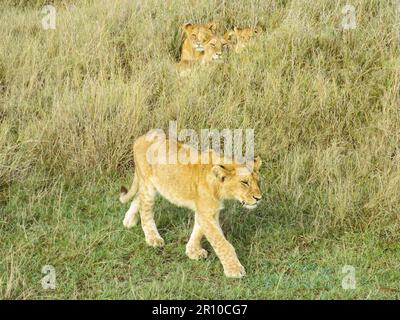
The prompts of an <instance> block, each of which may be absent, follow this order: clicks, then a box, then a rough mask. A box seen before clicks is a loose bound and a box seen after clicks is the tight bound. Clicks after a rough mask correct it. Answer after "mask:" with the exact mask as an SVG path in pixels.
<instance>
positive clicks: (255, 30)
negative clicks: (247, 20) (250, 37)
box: [254, 26, 262, 34]
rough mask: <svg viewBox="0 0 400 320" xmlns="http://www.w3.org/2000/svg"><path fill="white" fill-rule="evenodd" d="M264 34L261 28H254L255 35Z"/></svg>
mask: <svg viewBox="0 0 400 320" xmlns="http://www.w3.org/2000/svg"><path fill="white" fill-rule="evenodd" d="M261 32H262V28H261V27H260V26H257V27H255V28H254V33H255V34H260V33H261Z"/></svg>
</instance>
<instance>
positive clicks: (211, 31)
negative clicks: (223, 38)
mask: <svg viewBox="0 0 400 320" xmlns="http://www.w3.org/2000/svg"><path fill="white" fill-rule="evenodd" d="M216 28H217V26H216V24H215V23H214V22H211V23H207V24H191V23H186V24H184V25H183V26H182V29H183V31H184V32H185V34H186V38H185V40H184V42H183V45H182V52H181V61H199V60H201V58H202V57H203V55H204V46H205V44H206V43H207V42H208V41H210V39H211V38H212V37H213V36H214V35H215V31H216Z"/></svg>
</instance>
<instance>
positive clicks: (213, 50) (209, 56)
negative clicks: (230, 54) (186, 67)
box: [202, 36, 228, 63]
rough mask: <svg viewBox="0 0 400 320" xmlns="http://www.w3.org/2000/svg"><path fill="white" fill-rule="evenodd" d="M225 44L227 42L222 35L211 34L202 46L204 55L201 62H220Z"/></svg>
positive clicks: (225, 47)
mask: <svg viewBox="0 0 400 320" xmlns="http://www.w3.org/2000/svg"><path fill="white" fill-rule="evenodd" d="M227 45H228V42H227V41H226V40H225V39H224V38H223V37H221V36H213V37H212V38H211V39H210V41H208V42H207V43H206V45H205V46H204V57H203V60H202V62H203V63H208V62H211V61H213V62H222V61H223V58H224V56H223V55H224V52H225V51H226V49H227Z"/></svg>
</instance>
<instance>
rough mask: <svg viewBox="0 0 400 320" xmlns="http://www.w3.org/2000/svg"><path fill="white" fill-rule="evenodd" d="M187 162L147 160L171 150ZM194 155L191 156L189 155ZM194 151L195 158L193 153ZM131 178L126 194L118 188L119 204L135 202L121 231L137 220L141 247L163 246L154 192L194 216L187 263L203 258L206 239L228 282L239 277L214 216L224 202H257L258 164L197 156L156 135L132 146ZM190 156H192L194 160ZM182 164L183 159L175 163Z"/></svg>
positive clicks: (248, 205)
mask: <svg viewBox="0 0 400 320" xmlns="http://www.w3.org/2000/svg"><path fill="white" fill-rule="evenodd" d="M171 150H172V151H173V152H175V154H177V155H183V156H184V157H186V159H192V161H190V163H188V162H185V163H188V164H182V163H181V161H175V163H174V164H172V163H171V162H168V161H155V162H154V161H149V159H150V158H149V155H150V154H153V155H157V156H158V155H160V154H164V155H169V154H170V151H171ZM191 152H193V153H191ZM196 152H197V153H196ZM133 154H134V161H135V176H134V179H133V183H132V186H131V188H130V190H129V191H128V190H126V188H124V187H122V188H121V195H120V201H121V202H122V203H126V202H128V201H129V200H130V199H132V198H134V199H133V201H132V203H131V206H130V208H129V210H128V211H127V212H126V215H125V219H124V222H123V223H124V226H126V227H128V228H130V227H132V226H133V225H136V224H137V223H138V222H139V215H138V212H139V213H140V219H141V224H142V228H143V231H144V234H145V238H146V242H147V243H148V244H149V245H151V246H156V247H157V246H163V245H164V240H163V238H162V237H161V236H160V234H159V233H158V230H157V227H156V224H155V221H154V214H153V205H154V198H155V195H156V193H157V192H158V193H159V194H161V195H162V196H163V197H164V198H166V199H167V200H169V201H170V202H172V203H173V204H175V205H178V206H183V207H186V208H189V209H191V210H193V211H194V213H195V219H194V220H195V223H194V228H193V231H192V234H191V236H190V239H189V241H188V243H187V245H186V254H187V255H188V257H189V258H191V259H200V258H206V257H207V251H206V250H204V249H203V248H202V246H201V239H202V237H203V236H205V237H206V238H207V240H208V241H209V242H210V244H211V245H212V247H213V248H214V250H215V253H216V254H217V256H218V258H219V259H220V261H221V263H222V265H223V268H224V272H225V275H226V276H227V277H234V278H240V277H242V276H243V275H244V274H245V270H244V268H243V266H242V264H241V263H240V262H239V259H238V258H237V256H236V252H235V249H234V247H233V246H232V245H231V244H230V243H229V242H228V240H226V238H225V236H224V234H223V232H222V229H221V227H220V225H219V212H220V210H221V209H222V208H223V201H224V200H226V199H235V200H238V201H240V202H241V203H242V205H243V207H245V208H247V209H253V208H255V207H256V206H257V204H258V203H259V201H260V200H261V191H260V188H259V175H258V170H259V168H260V166H261V159H260V158H259V157H257V158H256V159H255V160H252V161H248V162H247V163H238V162H235V161H233V162H232V163H229V161H227V159H225V158H223V157H222V156H220V155H218V154H216V153H215V152H214V151H212V150H209V151H207V152H205V153H199V152H198V151H197V150H195V149H193V148H191V147H190V146H188V145H185V144H182V143H179V142H176V141H174V140H169V139H166V138H165V136H163V135H159V134H154V133H153V134H148V135H145V136H142V137H140V138H138V139H137V140H136V141H135V143H134V146H133ZM193 154H195V155H196V157H195V160H194V161H193V158H192V156H193ZM178 159H182V158H178Z"/></svg>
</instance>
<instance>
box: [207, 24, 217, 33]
mask: <svg viewBox="0 0 400 320" xmlns="http://www.w3.org/2000/svg"><path fill="white" fill-rule="evenodd" d="M206 26H207V28H208V29H210V30H211V31H212V32H215V31H216V30H217V24H216V23H215V22H210V23H207V24H206Z"/></svg>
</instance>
